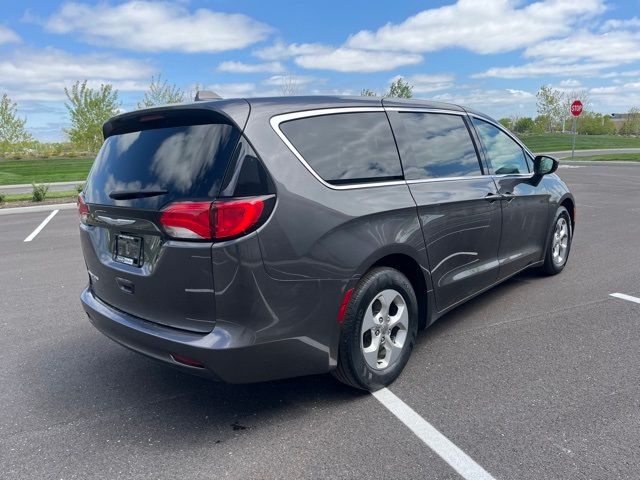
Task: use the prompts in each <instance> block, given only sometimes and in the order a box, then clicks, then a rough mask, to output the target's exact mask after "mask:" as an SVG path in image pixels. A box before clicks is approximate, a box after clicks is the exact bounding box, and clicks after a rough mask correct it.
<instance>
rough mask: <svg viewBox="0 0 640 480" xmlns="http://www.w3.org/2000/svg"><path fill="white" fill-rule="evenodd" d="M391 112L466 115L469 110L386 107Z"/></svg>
mask: <svg viewBox="0 0 640 480" xmlns="http://www.w3.org/2000/svg"><path fill="white" fill-rule="evenodd" d="M384 108H385V109H386V110H387V111H389V112H400V113H402V112H411V113H441V114H445V115H458V116H460V117H466V116H467V112H460V111H458V110H447V109H443V108H426V107H425V108H420V107H384Z"/></svg>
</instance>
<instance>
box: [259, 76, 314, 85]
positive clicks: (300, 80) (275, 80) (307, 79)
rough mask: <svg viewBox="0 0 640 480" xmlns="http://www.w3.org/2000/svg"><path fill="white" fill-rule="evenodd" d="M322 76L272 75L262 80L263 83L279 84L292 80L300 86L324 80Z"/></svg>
mask: <svg viewBox="0 0 640 480" xmlns="http://www.w3.org/2000/svg"><path fill="white" fill-rule="evenodd" d="M324 81H325V80H324V79H323V78H318V77H312V76H310V75H289V74H284V75H273V76H271V77H269V78H267V79H266V80H265V81H264V82H262V83H264V84H265V85H275V86H281V85H282V84H283V82H292V83H294V84H295V85H296V86H298V87H301V86H303V85H309V84H310V83H318V82H324Z"/></svg>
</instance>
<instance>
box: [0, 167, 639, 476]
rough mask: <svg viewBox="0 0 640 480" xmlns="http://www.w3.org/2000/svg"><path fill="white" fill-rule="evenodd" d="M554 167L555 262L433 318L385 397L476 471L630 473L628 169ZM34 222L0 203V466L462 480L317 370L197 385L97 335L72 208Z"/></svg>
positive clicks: (4, 471) (40, 471) (635, 261)
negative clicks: (562, 261)
mask: <svg viewBox="0 0 640 480" xmlns="http://www.w3.org/2000/svg"><path fill="white" fill-rule="evenodd" d="M570 167H571V168H570ZM559 172H560V174H561V176H562V177H563V178H564V179H565V180H566V181H567V183H568V184H569V186H570V187H571V188H572V190H573V192H574V195H575V196H576V199H577V205H578V218H577V229H576V232H575V239H574V243H573V248H572V252H571V258H570V260H569V264H568V266H567V268H566V269H565V271H564V272H563V273H562V274H561V275H559V276H556V277H552V278H545V277H541V276H539V275H537V274H536V273H535V272H525V273H522V274H520V275H518V276H516V277H514V278H513V279H511V280H510V281H508V282H507V283H505V284H503V285H501V286H499V287H496V288H494V289H493V290H491V291H490V292H488V293H485V294H484V295H482V296H480V297H478V298H476V299H475V300H472V301H471V302H469V303H467V304H466V305H464V306H462V307H460V308H458V309H457V310H454V311H453V312H451V313H450V314H448V315H446V316H445V317H444V318H442V319H441V320H440V321H438V322H437V323H436V324H435V325H434V326H433V327H432V328H430V329H429V330H427V331H423V332H422V333H421V334H420V336H419V341H418V344H417V346H416V348H415V350H414V353H413V356H412V358H411V360H410V362H409V364H408V366H407V368H406V369H405V372H404V373H403V374H402V376H401V377H400V378H399V380H398V381H396V382H395V383H394V384H393V385H391V387H390V388H389V390H390V391H391V392H393V394H395V395H396V396H397V397H398V398H399V399H401V400H402V401H403V402H405V403H406V404H407V405H408V406H409V407H411V408H412V409H413V410H414V411H415V412H416V413H417V414H418V415H419V416H420V417H421V418H422V419H424V421H426V422H428V423H429V424H430V425H432V426H433V427H435V428H436V429H437V430H438V431H439V432H441V433H442V434H443V435H444V436H446V437H447V438H448V439H449V440H450V441H451V442H452V443H453V444H455V445H457V447H459V448H460V449H461V450H462V451H463V452H465V453H466V455H468V456H469V457H470V458H471V459H473V461H475V462H477V464H479V465H480V466H482V468H484V470H485V471H486V472H488V474H489V475H490V477H488V478H491V477H493V478H495V479H536V480H539V479H613V478H628V479H637V478H638V476H639V473H638V472H640V382H639V379H640V353H639V352H640V328H639V327H640V304H639V303H635V302H633V301H630V300H627V299H623V298H616V297H612V296H611V294H612V293H622V294H626V295H630V296H632V297H636V298H638V297H640V165H613V164H612V165H580V166H565V168H562V169H561V170H560V171H559ZM49 215H50V212H48V211H43V212H35V213H20V214H15V215H2V216H0V232H1V235H0V258H1V259H2V260H1V262H2V263H1V265H2V270H1V271H2V274H1V275H0V362H1V363H2V367H1V368H0V385H1V386H2V387H1V388H0V478H7V479H12V478H56V479H72V478H78V479H88V478H127V479H132V478H185V479H186V478H189V479H190V478H198V479H205V478H206V479H210V478H217V477H225V478H226V477H228V478H242V479H245V478H365V477H373V476H375V477H377V478H428V479H449V478H464V477H461V476H460V475H459V474H458V473H456V471H455V470H454V469H453V468H452V466H451V465H450V463H447V462H446V461H445V460H443V459H442V458H441V457H440V456H439V455H438V454H436V453H434V451H433V450H432V449H431V448H430V447H429V446H428V445H427V444H425V443H424V442H423V441H422V440H421V438H419V436H417V435H415V434H414V433H413V432H412V431H411V430H410V429H409V428H407V427H406V426H405V425H404V424H403V423H402V422H401V421H400V420H399V419H398V418H397V417H396V416H395V415H394V414H393V413H391V412H390V411H389V410H388V409H387V408H385V406H384V405H383V404H382V403H381V402H379V401H378V400H377V399H376V398H375V397H374V396H372V395H370V394H366V393H362V392H357V391H354V390H350V389H349V388H347V387H344V386H342V385H341V384H339V383H337V382H336V381H334V380H333V379H332V377H330V376H329V375H326V376H314V377H305V378H300V379H292V380H286V381H279V382H272V383H263V384H255V385H225V384H216V383H212V382H209V381H207V380H204V379H200V378H196V377H191V376H188V375H185V374H182V373H179V372H176V371H173V370H171V369H169V368H167V367H165V366H163V365H160V364H157V363H155V362H154V361H152V360H148V359H146V358H143V357H141V356H139V355H137V354H135V353H132V352H129V351H128V350H125V349H124V348H122V347H120V346H118V345H116V344H115V343H113V342H112V341H110V340H109V339H107V338H106V337H104V336H102V335H101V334H99V333H98V332H97V331H96V330H95V329H94V328H93V327H92V326H91V325H90V324H89V322H88V321H87V320H86V317H85V315H84V313H83V311H82V309H81V307H80V303H79V300H78V295H79V293H80V291H81V290H82V288H83V287H84V286H85V283H86V276H87V274H86V270H85V268H84V263H83V260H82V256H81V252H80V245H79V239H78V233H77V217H76V213H75V211H74V210H61V211H60V212H58V213H57V214H56V215H55V216H53V217H51V218H50V221H49V223H48V224H47V225H46V226H45V227H44V228H42V230H41V231H39V233H37V235H35V236H34V237H33V238H32V240H31V241H29V242H25V241H24V240H25V239H26V238H27V237H28V236H30V235H31V234H32V232H33V231H34V229H36V227H38V226H39V225H40V224H41V222H42V221H43V220H44V219H45V218H46V217H48V216H49ZM466 478H473V477H472V476H470V475H466Z"/></svg>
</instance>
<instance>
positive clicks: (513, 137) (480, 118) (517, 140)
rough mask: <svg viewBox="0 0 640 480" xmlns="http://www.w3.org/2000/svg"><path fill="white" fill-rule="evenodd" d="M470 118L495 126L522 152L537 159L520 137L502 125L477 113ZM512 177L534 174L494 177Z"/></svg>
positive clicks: (531, 173)
mask: <svg viewBox="0 0 640 480" xmlns="http://www.w3.org/2000/svg"><path fill="white" fill-rule="evenodd" d="M469 116H470V117H473V118H477V119H478V120H482V121H483V122H487V123H488V124H490V125H493V126H494V127H496V128H497V129H498V130H501V131H502V132H503V133H505V134H506V135H507V136H508V137H509V138H511V140H513V141H514V142H516V143H517V144H518V145H519V146H520V148H522V150H523V151H524V152H525V153H528V154H529V155H530V156H531V158H532V159H533V158H535V157H536V156H535V155H534V154H533V153H532V152H531V150H529V149H528V148H527V147H526V145H525V144H524V143H522V142H521V141H520V139H519V138H518V137H516V136H515V135H513V134H512V133H511V132H510V131H509V130H507V129H505V128H504V127H503V126H502V125H500V123H498V122H494V121H493V120H491V119H489V118H487V117H483V116H482V115H477V114H475V113H470V114H469ZM526 163H527V168H529V162H526ZM510 175H520V176H523V175H527V176H533V172H529V173H517V174H509V173H507V174H505V175H494V176H496V177H507V176H510Z"/></svg>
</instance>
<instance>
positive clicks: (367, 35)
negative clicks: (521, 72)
mask: <svg viewBox="0 0 640 480" xmlns="http://www.w3.org/2000/svg"><path fill="white" fill-rule="evenodd" d="M519 4H520V2H514V1H508V0H486V1H482V2H480V1H478V0H459V1H458V2H457V3H455V4H454V5H447V6H443V7H439V8H432V9H428V10H423V11H422V12H420V13H418V14H417V15H414V16H412V17H409V18H408V19H406V20H405V21H404V22H402V23H399V24H393V23H388V24H386V25H385V26H383V27H381V28H379V29H378V30H377V31H375V32H371V31H366V30H363V31H360V32H358V33H356V34H355V35H353V36H351V37H350V38H349V40H348V41H347V44H346V46H348V47H353V48H365V49H371V50H373V49H375V50H383V51H392V50H395V51H409V52H420V53H421V52H432V51H437V50H441V49H444V48H448V47H461V48H465V49H468V50H471V51H473V52H476V53H482V54H486V53H500V52H507V51H512V50H516V49H519V48H522V47H526V46H528V45H533V44H535V43H537V42H539V41H541V40H544V39H546V38H551V37H555V36H558V35H562V34H567V33H569V32H570V31H571V29H572V26H573V25H579V24H580V23H581V22H582V21H583V20H584V19H585V18H589V17H591V16H594V15H597V14H599V13H601V12H603V11H604V9H605V6H604V4H603V2H602V1H601V0H580V1H577V2H576V1H574V2H568V1H560V0H544V1H539V2H536V3H532V4H529V5H526V6H522V7H519Z"/></svg>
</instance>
